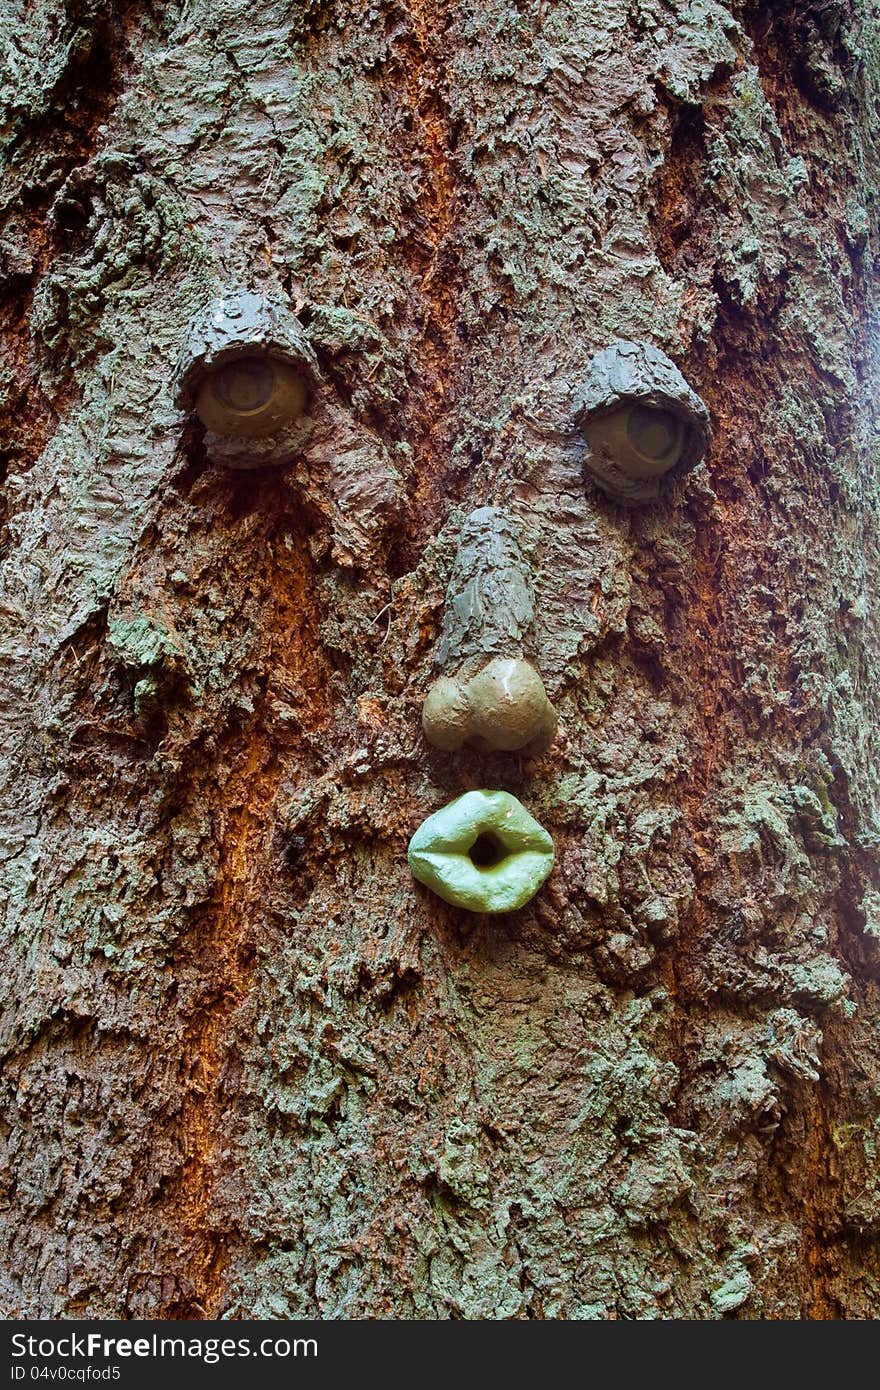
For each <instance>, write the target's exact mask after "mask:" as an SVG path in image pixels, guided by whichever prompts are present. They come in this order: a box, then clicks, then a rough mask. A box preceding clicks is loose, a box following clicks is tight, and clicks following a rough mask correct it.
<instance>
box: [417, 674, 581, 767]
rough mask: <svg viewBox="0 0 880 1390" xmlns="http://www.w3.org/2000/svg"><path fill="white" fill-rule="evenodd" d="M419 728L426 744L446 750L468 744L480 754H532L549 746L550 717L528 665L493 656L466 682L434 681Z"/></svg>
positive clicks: (539, 684) (541, 685)
mask: <svg viewBox="0 0 880 1390" xmlns="http://www.w3.org/2000/svg"><path fill="white" fill-rule="evenodd" d="M422 727H423V728H424V731H425V737H426V739H427V740H428V742H429V743H431V744H433V745H434V747H435V748H443V749H445V750H447V751H452V750H454V749H456V748H460V747H461V746H462V744H463V743H471V744H473V745H474V746H475V747H477V748H480V749H483V750H484V751H485V750H487V749H494V750H496V751H498V752H517V751H519V750H521V749H525V750H526V751H527V752H528V753H530V754H532V753H541V752H543V751H544V750H545V749H546V748H549V746H550V744H551V743H552V742H553V738H554V735H555V733H556V715H555V713H554V711H553V706H552V705H551V704H550V701H549V700H548V698H547V692H546V691H545V689H544V683H543V681H542V680H541V677H540V676H539V674H538V672H537V671H536V670H535V668H534V666H532V665H531V663H530V662H528V661H520V660H508V659H505V658H503V657H495V658H494V659H493V660H492V661H490V662H489V663H488V665H487V666H484V667H483V669H482V671H480V672H479V673H478V674H477V675H476V676H474V677H472V679H471V680H469V681H467V682H463V683H460V682H459V681H455V680H451V679H450V678H449V677H448V676H441V678H440V679H439V680H438V681H435V682H434V684H433V686H432V687H431V689H430V690H429V692H428V695H427V697H426V699H425V703H424V707H423V709H422Z"/></svg>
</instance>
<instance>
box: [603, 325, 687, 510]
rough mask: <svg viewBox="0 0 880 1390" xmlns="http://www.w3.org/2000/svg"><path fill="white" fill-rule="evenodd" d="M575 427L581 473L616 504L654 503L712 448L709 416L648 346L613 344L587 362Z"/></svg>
mask: <svg viewBox="0 0 880 1390" xmlns="http://www.w3.org/2000/svg"><path fill="white" fill-rule="evenodd" d="M575 421H576V423H577V424H578V426H579V428H580V430H581V433H582V434H583V436H584V439H585V440H586V443H587V452H586V455H585V458H584V466H585V469H586V471H587V473H588V474H589V475H590V476H591V477H592V479H593V481H594V482H595V483H597V484H598V486H599V487H600V488H601V490H602V491H603V492H604V493H605V494H606V496H608V497H610V498H611V500H612V501H614V502H617V503H619V504H620V505H623V506H639V505H642V504H644V503H646V502H653V501H655V500H656V499H657V498H658V497H659V496H660V495H661V487H662V484H661V480H662V479H664V478H665V477H666V476H667V475H675V476H680V475H681V474H683V473H686V472H688V470H689V469H691V468H695V467H696V465H697V464H698V463H699V462H700V460H701V458H702V457H703V454H704V453H705V451H706V448H707V446H708V443H709V434H710V431H709V413H708V411H707V410H706V407H705V405H704V404H703V402H702V401H701V400H700V398H699V396H698V395H696V393H695V392H694V391H692V390H691V388H690V387H689V386H688V384H687V382H686V381H685V379H684V377H683V376H682V374H681V372H680V371H679V370H678V368H677V367H676V366H675V363H674V362H671V361H670V359H669V358H668V357H667V356H666V355H665V353H662V352H661V351H660V350H659V348H655V347H653V346H652V344H650V343H630V342H626V341H624V340H622V339H621V340H619V341H618V342H615V343H612V344H611V346H610V347H608V348H605V349H604V351H603V352H600V353H597V355H596V356H595V357H594V358H593V360H592V361H591V362H590V364H589V366H588V368H587V372H586V374H585V376H584V379H583V381H582V383H581V385H580V388H579V390H578V394H577V399H576V403H575Z"/></svg>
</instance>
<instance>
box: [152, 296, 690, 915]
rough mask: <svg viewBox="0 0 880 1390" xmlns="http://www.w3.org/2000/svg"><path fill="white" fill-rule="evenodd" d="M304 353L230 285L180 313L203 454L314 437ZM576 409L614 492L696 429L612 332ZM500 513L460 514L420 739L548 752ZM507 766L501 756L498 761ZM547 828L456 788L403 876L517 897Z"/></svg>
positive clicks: (680, 446) (529, 637) (297, 340)
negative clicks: (187, 320)
mask: <svg viewBox="0 0 880 1390" xmlns="http://www.w3.org/2000/svg"><path fill="white" fill-rule="evenodd" d="M317 376H318V373H317V363H316V360H315V357H314V354H313V352H312V349H311V347H310V345H309V343H308V341H307V338H306V336H305V334H304V332H303V329H302V327H301V325H300V324H299V322H298V321H297V319H296V318H295V317H294V316H293V315H292V313H291V312H290V311H289V309H288V308H287V307H286V305H285V304H284V303H283V302H281V301H280V300H274V299H272V298H270V297H267V296H264V295H259V294H254V293H250V292H248V291H238V290H234V291H230V292H229V293H227V294H226V295H225V296H223V297H222V298H219V299H217V300H215V301H214V302H213V303H211V304H210V305H208V306H207V307H206V309H205V310H203V312H202V313H201V314H199V315H198V316H197V317H196V319H195V320H194V321H193V323H192V324H191V326H190V330H189V335H188V339H187V342H186V345H185V348H184V351H183V353H182V355H181V361H180V364H179V370H178V380H179V385H178V392H177V400H178V404H180V405H181V406H182V407H183V408H185V409H188V410H190V409H191V410H194V411H195V413H196V414H197V415H198V417H199V418H200V420H201V421H202V424H203V425H204V426H205V430H206V433H205V447H206V451H207V453H208V456H209V458H211V459H212V461H214V462H218V463H222V464H225V465H227V466H228V467H231V468H233V469H252V468H256V467H260V466H263V465H266V464H284V463H288V462H291V461H292V460H293V459H294V458H295V457H296V456H297V455H298V454H300V453H301V452H302V450H303V449H304V448H305V446H306V445H307V444H308V443H309V440H310V438H311V436H312V430H313V422H312V420H311V419H310V418H309V416H308V414H307V409H308V405H309V400H310V395H311V393H312V390H313V388H314V386H315V384H316V383H317ZM573 423H574V425H575V427H576V428H577V430H578V431H579V432H580V434H581V436H582V438H583V439H584V441H585V442H586V446H587V448H586V452H585V454H584V457H583V463H584V467H585V469H586V472H587V474H588V475H589V476H590V477H591V478H592V479H593V481H594V482H596V483H597V484H598V486H599V488H600V489H601V491H602V492H603V493H604V494H605V495H606V496H607V497H609V498H610V499H611V500H612V501H614V502H616V503H618V504H620V505H626V506H634V505H643V504H645V503H648V502H652V501H655V500H657V499H658V498H659V497H660V495H661V489H663V488H665V487H666V486H668V481H669V480H670V479H672V478H675V477H679V476H681V475H682V474H683V473H686V472H688V471H689V470H690V469H692V468H694V467H695V466H696V464H697V463H698V462H699V461H700V460H701V458H702V456H703V454H704V452H705V449H706V447H707V444H708V441H709V418H708V412H707V410H706V407H705V406H704V404H703V402H702V401H701V400H700V399H699V397H698V396H696V395H695V393H694V392H693V391H692V390H691V388H690V387H689V386H688V384H687V382H686V381H685V380H684V378H683V377H682V375H681V373H680V372H679V370H678V368H677V367H676V366H675V365H674V363H673V362H671V361H670V359H669V358H668V357H666V356H665V354H664V353H662V352H661V351H660V350H659V349H658V348H656V347H653V346H652V345H651V344H649V343H645V342H629V341H625V340H618V341H616V342H614V343H612V344H611V345H610V346H609V347H607V348H605V349H604V350H603V351H602V352H599V353H597V354H596V356H594V357H593V358H592V360H591V361H590V362H589V364H588V366H587V369H586V372H585V373H584V376H583V378H582V380H581V381H580V383H579V385H578V387H577V389H576V392H575V400H574V412H573ZM518 529H519V528H518V525H517V523H516V521H515V520H514V517H513V515H512V513H511V512H510V511H509V510H508V509H506V508H501V507H480V508H477V509H475V510H474V511H473V512H471V513H470V515H469V516H468V517H467V518H466V520H465V522H464V524H463V525H462V527H461V532H460V536H459V544H458V550H457V554H456V560H455V564H454V567H453V572H452V576H451V578H450V582H449V587H448V591H447V596H446V604H445V608H444V617H443V628H442V632H441V637H440V641H439V643H438V645H437V650H436V653H435V662H436V664H437V666H438V667H439V668H440V671H441V674H440V675H439V676H438V678H437V679H436V680H435V681H434V683H433V684H432V685H431V687H430V689H429V691H428V693H427V696H426V698H425V700H424V704H423V707H422V728H423V732H424V736H425V739H426V741H427V743H428V744H430V745H431V746H432V747H434V748H436V749H438V750H440V751H442V752H445V753H449V754H457V753H460V752H461V751H462V750H463V749H470V750H472V751H473V752H475V753H477V754H483V755H486V756H492V755H494V754H498V753H501V754H508V753H511V754H512V753H515V754H520V755H523V756H525V757H526V758H533V757H538V756H540V755H541V754H543V753H545V752H546V751H548V750H549V749H550V747H551V745H552V744H553V742H554V739H555V736H556V732H557V716H556V712H555V710H554V708H553V705H552V703H551V701H550V699H549V698H548V695H547V691H546V689H545V687H544V682H543V679H542V677H541V674H540V672H539V670H538V668H537V666H536V665H535V664H534V661H533V660H532V658H531V656H530V653H529V648H530V647H533V646H534V637H535V619H536V609H535V598H534V583H533V579H534V576H533V571H532V565H531V562H530V560H529V559H527V558H526V556H525V555H524V554H523V551H522V549H521V547H520V543H519V535H518ZM510 766H513V764H510ZM553 857H554V851H553V842H552V840H551V838H550V836H549V834H548V832H547V831H546V830H545V829H544V828H543V827H542V826H541V825H540V824H539V823H538V822H537V821H536V820H534V819H533V817H531V816H530V815H529V813H528V812H527V811H526V809H525V807H524V806H522V805H521V803H520V802H519V801H518V800H517V799H516V798H515V797H514V796H512V795H511V794H510V793H509V792H507V791H500V790H494V791H493V790H485V789H484V790H481V791H471V792H467V793H465V794H464V795H462V796H459V797H458V798H456V799H455V800H453V801H452V802H451V803H449V804H448V805H447V806H446V807H444V808H443V809H442V810H440V811H438V812H435V813H434V814H433V815H431V816H429V817H428V818H427V820H425V821H424V822H423V823H422V825H421V826H420V827H419V829H418V830H417V831H416V833H415V835H414V836H413V837H412V840H411V842H410V846H409V854H408V858H409V863H410V866H411V868H412V872H413V874H414V876H415V877H416V878H417V879H418V880H419V881H420V882H422V883H423V884H425V886H427V887H428V888H430V889H431V890H432V891H433V892H435V893H437V894H438V895H439V896H440V897H442V898H443V899H445V901H447V902H449V903H450V904H452V905H453V906H457V907H461V908H465V909H466V910H468V911H472V912H488V913H497V912H504V911H513V910H515V909H517V908H519V907H522V906H524V905H525V904H526V903H527V902H529V901H530V900H531V898H532V897H533V896H534V895H535V893H537V891H538V890H539V888H540V887H541V885H542V884H543V883H544V881H545V879H546V878H547V876H548V874H549V873H550V870H551V868H552V864H553Z"/></svg>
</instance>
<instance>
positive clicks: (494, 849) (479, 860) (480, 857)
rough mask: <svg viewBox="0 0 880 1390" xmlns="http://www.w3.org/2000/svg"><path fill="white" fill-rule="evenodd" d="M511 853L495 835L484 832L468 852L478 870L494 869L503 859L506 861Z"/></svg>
mask: <svg viewBox="0 0 880 1390" xmlns="http://www.w3.org/2000/svg"><path fill="white" fill-rule="evenodd" d="M509 853H510V851H509V850H507V849H505V848H504V845H502V843H501V841H500V840H499V839H498V838H497V837H496V836H495V835H492V834H491V833H490V832H489V831H488V830H483V831H481V832H480V834H479V835H478V836H477V838H476V839H475V840H474V843H473V844H472V845H471V847H470V849H469V850H468V858H469V859H470V861H471V863H472V864H474V865H475V866H476V867H477V868H478V869H493V868H494V867H495V865H496V864H500V863H501V861H502V859H506V858H507V856H508V854H509Z"/></svg>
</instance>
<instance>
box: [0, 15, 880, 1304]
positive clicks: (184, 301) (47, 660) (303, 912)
mask: <svg viewBox="0 0 880 1390" xmlns="http://www.w3.org/2000/svg"><path fill="white" fill-rule="evenodd" d="M2 33H3V46H4V69H5V76H4V86H3V101H4V103H5V107H6V114H5V117H4V120H3V124H2V140H3V143H4V148H5V157H6V161H7V171H6V174H5V176H4V178H5V182H4V184H3V193H2V207H0V213H2V231H0V272H2V306H0V313H2V326H3V330H4V338H5V343H6V347H7V349H8V354H9V356H8V363H7V365H6V366H5V367H4V368H3V375H2V377H0V387H2V392H3V394H4V396H5V400H6V406H7V409H6V414H5V418H4V423H3V426H2V430H3V435H2V439H0V443H2V447H3V457H4V459H5V460H6V465H7V476H6V480H5V486H4V489H3V505H4V516H3V527H4V529H3V589H2V599H0V603H2V607H0V614H2V641H3V651H4V662H3V667H2V683H0V715H2V724H3V737H2V758H3V764H4V774H5V790H4V793H3V797H2V802H0V857H2V862H3V868H4V880H3V882H4V888H3V902H2V906H3V914H2V918H0V921H2V950H3V971H2V979H3V992H4V995H5V1012H4V1014H3V1020H2V1038H0V1046H2V1058H3V1062H2V1082H0V1090H2V1115H3V1118H2V1129H0V1133H2V1137H3V1145H4V1154H3V1159H2V1194H3V1195H2V1202H3V1208H4V1220H3V1230H2V1248H3V1258H2V1285H0V1304H2V1311H3V1314H4V1315H5V1316H7V1317H9V1316H28V1317H61V1318H72V1317H81V1316H84V1315H87V1316H98V1315H101V1316H107V1317H119V1318H126V1317H165V1318H185V1317H201V1316H203V1315H205V1314H207V1315H208V1316H220V1315H223V1316H225V1317H231V1318H235V1317H240V1316H249V1317H257V1318H286V1317H297V1316H305V1317H321V1318H390V1317H396V1318H413V1317H419V1318H469V1319H476V1318H492V1319H499V1318H528V1317H534V1318H600V1319H607V1318H681V1317H686V1318H700V1319H711V1318H721V1317H732V1318H836V1317H845V1318H870V1317H875V1316H877V1314H878V1311H880V1259H878V1237H880V1154H878V1149H880V996H878V980H880V877H878V859H877V851H878V846H880V821H878V779H877V738H876V728H877V724H876V718H877V703H878V694H877V692H878V660H877V659H878V652H880V634H878V622H877V613H876V608H875V602H874V595H875V594H876V592H877V583H878V528H877V517H878V508H880V491H878V482H877V473H876V442H877V422H876V415H875V412H876V402H877V399H878V379H877V357H876V346H877V336H878V319H877V313H876V279H875V278H874V276H875V271H876V259H875V258H876V256H877V252H878V243H877V236H876V230H877V195H876V192H875V189H876V185H877V176H878V149H877V129H878V121H877V105H876V103H877V100H878V85H880V84H878V46H880V35H878V26H877V19H876V15H875V14H874V13H873V10H872V6H871V4H870V0H800V3H797V4H795V3H782V2H781V0H780V2H779V3H770V4H758V3H753V0H730V3H728V4H726V5H725V4H720V3H716V0H610V2H609V0H555V2H554V3H548V2H547V0H460V2H459V3H454V2H453V0H434V3H432V4H430V5H428V4H426V3H424V0H399V2H398V0H375V4H374V5H373V6H372V8H370V9H366V8H365V7H363V6H361V5H356V4H354V3H351V4H349V3H346V0H337V3H330V2H329V0H327V3H322V0H299V3H291V0H168V2H167V3H166V2H165V0H116V3H103V0H102V3H97V0H29V3H24V0H21V3H15V0H5V3H4V6H3V13H2ZM230 286H238V287H240V286H244V287H246V288H249V289H253V290H255V291H260V292H266V293H271V294H276V295H281V296H283V297H284V298H285V299H286V302H287V303H288V305H289V306H290V308H291V309H292V310H293V311H294V312H295V313H296V314H297V315H298V317H299V320H300V322H301V323H302V325H303V327H304V329H305V330H306V333H307V335H308V338H309V341H310V342H311V345H312V348H313V349H314V352H315V354H316V356H317V359H318V362H319V365H320V372H321V384H320V387H319V389H318V391H317V393H316V400H315V403H314V410H313V412H312V413H313V418H314V431H313V433H312V436H311V438H310V441H309V444H308V446H307V448H306V450H305V452H304V453H303V454H302V455H301V457H300V458H299V459H298V460H297V461H296V462H295V463H293V464H291V465H289V466H286V467H284V468H281V469H278V470H274V471H273V470H271V469H264V470H258V471H256V472H254V473H250V474H234V473H231V472H229V471H226V470H224V469H223V468H222V467H220V466H217V465H215V464H212V463H210V462H209V461H208V460H207V458H206V456H205V452H204V447H203V441H202V439H201V436H200V430H199V427H198V426H197V424H194V423H193V422H192V420H191V419H188V418H186V417H184V416H183V415H181V413H180V412H179V411H178V410H177V409H176V408H175V406H174V386H175V382H174V370H175V364H176V362H177V360H178V355H179V353H180V350H181V347H182V344H183V343H184V341H185V337H186V333H187V326H188V324H189V322H190V320H191V318H192V316H193V315H194V314H195V313H196V312H198V311H199V310H200V309H201V308H202V307H203V306H204V305H205V304H206V303H207V302H209V301H210V300H211V299H212V298H213V297H214V296H216V295H218V294H222V293H224V292H225V291H226V290H227V288H229V287H230ZM615 338H626V339H632V340H636V341H640V340H645V341H649V342H653V343H655V344H656V345H657V346H658V347H660V348H661V349H662V350H663V351H664V352H665V353H667V354H668V355H669V356H670V357H671V358H672V359H673V360H674V361H675V362H676V364H677V365H678V366H679V368H680V369H681V371H682V373H683V374H684V376H685V377H686V379H687V381H688V382H689V384H690V385H691V386H692V387H693V388H694V390H696V391H697V392H698V393H699V395H700V396H701V397H702V399H703V400H704V401H705V402H706V403H707V405H708V406H709V409H710V413H711V416H712V423H713V431H714V438H713V444H712V448H711V451H710V453H709V455H708V457H707V460H706V462H705V464H704V465H701V466H700V467H699V468H698V469H697V470H696V471H695V472H694V473H692V474H690V475H689V476H688V477H687V478H684V479H683V480H681V482H680V483H679V484H678V485H677V487H676V488H674V489H673V490H672V492H671V493H670V494H669V495H668V496H665V495H664V496H663V497H662V498H661V500H660V502H659V503H658V504H657V505H655V506H653V507H648V508H645V509H643V510H641V511H639V512H638V513H636V512H627V511H625V510H623V509H620V508H617V507H615V506H614V505H612V504H611V503H610V502H608V501H607V500H606V499H605V498H603V497H602V495H601V494H600V493H599V492H598V491H597V489H596V488H595V487H594V485H593V484H592V483H591V482H589V481H588V480H587V479H585V477H584V472H583V450H584V440H583V437H582V436H581V434H580V433H579V432H578V430H577V429H576V427H575V425H574V421H573V408H574V407H573V402H574V399H575V393H576V389H577V383H578V380H579V378H580V376H581V375H582V373H583V370H584V367H585V364H586V363H587V362H588V361H589V360H590V358H591V357H592V356H593V355H594V354H595V353H596V352H597V351H599V350H600V349H602V348H603V347H604V346H606V344H608V343H609V342H611V341H612V340H614V339H615ZM481 506H491V507H494V508H503V509H505V510H506V511H507V513H508V514H509V516H510V517H511V520H512V525H513V526H514V529H515V534H516V536H517V540H518V544H519V546H520V547H521V550H522V552H523V555H524V556H525V557H526V559H527V561H528V564H529V565H530V566H531V571H532V575H531V583H532V586H533V590H534V597H535V611H534V623H533V625H532V627H531V630H530V636H529V639H528V640H529V642H530V643H531V645H530V647H529V650H528V654H529V659H530V660H532V661H533V662H534V663H535V665H536V666H537V668H538V670H539V671H540V673H541V675H542V677H543V680H544V684H545V686H546V688H547V691H548V694H549V695H550V697H551V699H552V701H553V703H554V706H555V708H556V710H557V712H558V714H559V717H560V725H561V728H560V734H559V736H558V737H557V739H556V742H555V743H554V745H553V747H552V748H551V750H550V751H549V752H548V753H547V754H546V755H544V756H543V757H541V758H540V759H534V760H531V761H530V760H528V759H524V758H521V757H519V756H518V755H515V754H497V755H492V756H484V755H481V754H479V753H477V752H475V751H473V750H468V749H465V750H463V751H462V752H461V753H458V754H444V753H442V752H438V751H436V750H433V749H431V748H430V747H429V746H428V745H427V744H426V743H425V741H424V739H423V737H422V733H421V726H420V711H421V701H422V699H423V697H424V694H425V691H426V690H427V688H428V686H429V684H430V682H431V680H432V679H433V678H434V677H435V676H436V674H437V666H436V664H435V656H436V644H437V641H438V638H439V635H440V633H441V628H442V623H443V605H444V595H445V592H446V587H447V583H448V581H449V578H450V574H451V571H452V567H453V563H454V560H455V555H456V550H457V546H458V539H459V535H460V531H461V527H462V525H463V523H464V521H465V519H466V518H467V516H468V515H469V514H470V513H471V512H472V511H473V510H474V509H475V508H477V507H481ZM480 786H484V787H492V788H499V789H504V790H508V791H511V792H513V793H515V795H516V796H518V797H519V798H520V799H521V800H522V802H523V803H524V805H525V806H526V807H527V808H528V809H529V811H530V812H531V813H532V814H533V815H534V816H536V817H537V818H538V819H539V820H540V821H541V823H542V824H543V825H545V826H546V827H547V828H548V829H549V830H550V831H551V833H552V835H553V839H554V843H555V846H556V856H557V858H556V865H555V867H554V870H553V874H552V876H551V878H550V879H549V880H548V882H547V884H546V885H545V887H544V888H543V889H542V890H541V892H540V893H539V895H538V896H537V897H536V898H535V900H534V901H533V902H532V903H530V904H529V905H528V906H527V907H525V908H523V909H522V910H521V911H519V912H517V913H515V914H511V915H508V916H502V917H500V918H496V919H490V918H487V917H479V916H472V915H468V914H466V913H462V912H460V911H457V910H455V909H453V908H451V907H447V905H446V904H444V903H443V902H441V901H440V900H439V899H438V898H436V897H434V896H433V895H431V894H430V893H429V892H427V891H426V890H424V889H422V888H421V887H419V886H418V885H416V884H414V882H413V880H412V878H411V876H410V873H409V871H408V868H407V863H406V845H407V841H408V839H409V837H410V835H411V834H412V832H413V831H414V829H415V828H416V826H417V825H418V824H419V823H420V822H421V821H422V820H423V819H424V818H425V817H426V816H427V815H428V814H430V813H431V812H433V811H435V810H436V809H437V808H438V807H440V806H441V805H443V804H444V803H445V802H447V801H449V800H450V799H452V797H454V796H455V795H458V794H459V793H461V792H462V791H464V790H466V789H468V788H471V787H480Z"/></svg>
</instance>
